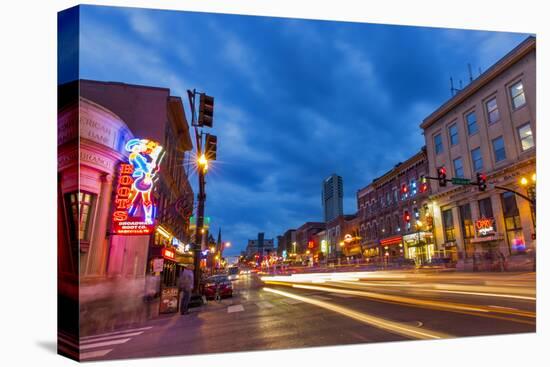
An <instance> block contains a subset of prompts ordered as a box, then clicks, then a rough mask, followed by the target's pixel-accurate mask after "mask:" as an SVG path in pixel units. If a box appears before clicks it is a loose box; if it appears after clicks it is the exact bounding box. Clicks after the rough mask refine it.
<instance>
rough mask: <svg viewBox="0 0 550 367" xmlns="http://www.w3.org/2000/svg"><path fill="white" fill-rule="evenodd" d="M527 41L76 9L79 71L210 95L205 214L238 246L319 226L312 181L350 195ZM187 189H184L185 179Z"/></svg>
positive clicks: (349, 207) (509, 36) (351, 202)
mask: <svg viewBox="0 0 550 367" xmlns="http://www.w3.org/2000/svg"><path fill="white" fill-rule="evenodd" d="M526 36H527V35H525V34H517V33H501V32H484V31H467V30H452V29H436V28H421V27H406V26H386V25H379V24H359V23H349V22H330V21H310V20H297V19H282V18H268V17H252V16H237V15H223V14H202V13H190V12H179V11H153V10H146V9H130V8H111V7H92V6H84V7H82V11H81V69H80V73H81V77H83V78H88V79H98V80H116V81H122V82H127V83H137V84H147V85H154V86H161V87H168V88H170V89H171V91H172V93H173V94H175V95H181V96H185V90H186V89H192V88H197V89H199V90H201V91H205V92H208V93H209V94H211V95H214V96H215V97H216V121H215V128H214V130H213V133H215V134H217V135H218V137H219V150H218V157H219V160H220V162H218V163H217V164H216V165H215V166H214V167H213V169H212V171H211V172H210V173H209V177H208V187H207V190H208V201H207V214H208V215H209V216H211V217H212V223H213V227H214V230H217V227H218V226H221V227H222V229H223V233H224V237H225V238H226V239H227V240H230V241H232V242H233V243H234V244H235V245H236V246H234V247H233V248H232V251H234V252H237V251H239V250H241V249H243V248H244V246H246V240H247V239H248V238H253V237H255V235H256V232H258V231H265V232H266V235H267V236H269V237H275V236H276V235H278V234H281V233H283V232H284V231H285V230H286V229H288V228H295V227H297V226H299V225H301V224H302V223H303V222H305V221H311V220H321V214H322V210H321V199H320V190H321V181H322V179H323V178H325V177H326V176H327V175H329V174H331V173H337V174H340V175H341V176H342V177H343V179H344V188H345V189H344V191H345V211H346V212H347V213H352V212H354V211H355V210H356V208H355V193H356V191H357V190H358V189H360V188H362V187H364V186H366V185H367V184H368V183H369V182H370V181H371V180H372V179H373V178H375V177H377V176H379V175H381V174H382V173H384V172H386V171H387V170H389V169H390V168H391V167H393V165H394V164H395V163H397V162H398V161H402V160H405V159H407V157H409V156H410V155H412V154H414V153H415V152H417V151H418V150H419V149H420V147H421V146H422V145H423V144H424V140H423V137H422V135H421V132H420V129H419V128H418V125H419V123H420V122H421V120H422V119H423V118H424V117H425V116H427V115H428V114H429V113H430V112H432V111H433V110H434V109H435V108H437V107H438V106H439V105H440V104H441V103H443V102H444V101H445V100H447V99H448V98H449V96H450V92H449V77H450V76H453V77H454V78H455V79H456V80H457V83H458V80H459V79H462V80H463V82H464V83H465V82H466V81H467V78H468V75H467V64H468V63H470V64H471V65H472V67H473V70H474V71H475V74H476V75H477V69H478V67H480V68H482V69H486V68H488V67H489V66H490V65H491V64H492V63H494V62H495V61H497V60H498V59H499V58H500V57H502V56H503V55H504V54H505V53H506V52H508V51H509V50H510V49H512V48H513V47H514V46H515V45H517V44H518V43H519V42H521V41H522V40H523V39H524V38H525V37H526ZM194 184H195V182H193V185H194Z"/></svg>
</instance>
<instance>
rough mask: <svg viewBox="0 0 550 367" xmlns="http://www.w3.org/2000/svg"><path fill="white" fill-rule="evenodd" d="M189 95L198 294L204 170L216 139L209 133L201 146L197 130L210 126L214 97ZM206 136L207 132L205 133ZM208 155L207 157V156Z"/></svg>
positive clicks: (195, 275) (201, 139) (202, 229)
mask: <svg viewBox="0 0 550 367" xmlns="http://www.w3.org/2000/svg"><path fill="white" fill-rule="evenodd" d="M197 94H199V95H200V109H199V118H198V121H197V118H196V113H195V112H196V111H195V105H196V104H195V102H196V96H197ZM187 95H188V97H189V104H190V106H191V125H192V126H193V127H194V129H195V145H196V149H197V159H198V176H199V193H198V195H197V201H198V202H197V225H196V233H195V246H194V258H193V265H194V268H195V269H194V270H193V274H194V284H193V290H194V293H195V294H196V295H197V294H200V290H199V286H200V255H201V251H202V241H203V235H204V205H205V202H206V178H205V175H206V170H207V169H208V159H211V160H215V159H216V144H217V139H216V137H215V136H214V135H210V138H209V139H207V142H206V145H205V146H204V147H203V143H202V141H203V136H202V135H203V133H202V130H201V131H200V132H199V129H198V128H199V127H203V126H206V127H212V120H213V113H214V98H213V97H211V96H207V95H206V94H204V93H197V91H196V89H193V90H192V91H191V90H187ZM206 135H207V138H208V135H209V134H206ZM207 156H208V157H207Z"/></svg>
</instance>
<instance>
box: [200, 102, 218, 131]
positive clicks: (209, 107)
mask: <svg viewBox="0 0 550 367" xmlns="http://www.w3.org/2000/svg"><path fill="white" fill-rule="evenodd" d="M213 120H214V97H212V96H207V95H206V94H201V100H200V104H199V120H198V124H199V126H206V127H212V122H213Z"/></svg>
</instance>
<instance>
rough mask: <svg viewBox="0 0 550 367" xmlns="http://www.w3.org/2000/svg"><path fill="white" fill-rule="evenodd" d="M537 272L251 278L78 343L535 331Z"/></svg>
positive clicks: (338, 339) (92, 346)
mask: <svg viewBox="0 0 550 367" xmlns="http://www.w3.org/2000/svg"><path fill="white" fill-rule="evenodd" d="M535 275H536V273H456V272H445V271H441V272H437V271H414V270H410V271H377V272H339V273H315V274H310V273H301V274H295V275H292V276H259V275H245V276H244V277H243V276H241V278H240V279H238V280H236V281H234V295H233V297H232V298H228V299H224V300H222V301H221V302H216V301H209V303H208V304H207V305H205V306H202V307H199V308H192V309H191V312H190V314H189V315H184V316H180V315H179V314H177V315H174V314H172V315H166V316H162V317H160V318H158V319H155V320H151V321H149V322H147V323H145V324H142V325H134V326H133V327H130V328H128V329H124V330H117V331H113V332H110V333H104V334H100V335H94V336H87V337H84V338H81V344H80V349H81V359H82V360H84V361H88V360H101V359H117V358H138V357H153V356H154V357H158V356H170V355H182V354H183V355H190V354H199V353H221V352H233V351H236V350H238V351H254V350H269V349H271V350H272V349H285V348H304V347H318V346H329V345H344V344H355V343H373V342H387V341H400V340H417V339H439V338H453V337H462V336H480V335H494V334H506V333H526V332H534V331H535V321H536V320H535V317H536V309H535V307H536V304H535V291H536V290H535Z"/></svg>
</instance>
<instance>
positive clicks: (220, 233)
mask: <svg viewBox="0 0 550 367" xmlns="http://www.w3.org/2000/svg"><path fill="white" fill-rule="evenodd" d="M216 246H218V249H221V248H222V229H221V227H220V228H219V229H218V242H217V243H216Z"/></svg>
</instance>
